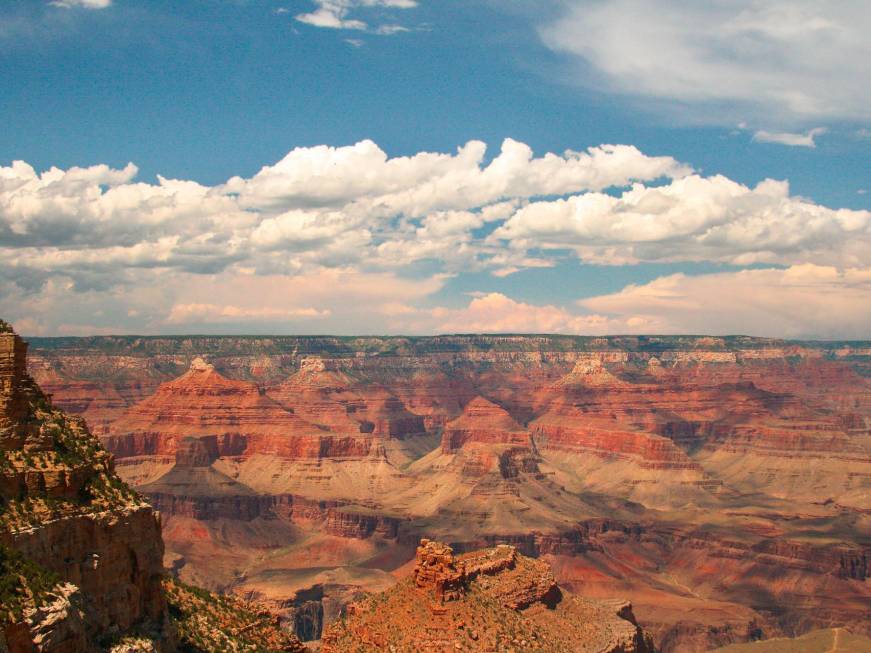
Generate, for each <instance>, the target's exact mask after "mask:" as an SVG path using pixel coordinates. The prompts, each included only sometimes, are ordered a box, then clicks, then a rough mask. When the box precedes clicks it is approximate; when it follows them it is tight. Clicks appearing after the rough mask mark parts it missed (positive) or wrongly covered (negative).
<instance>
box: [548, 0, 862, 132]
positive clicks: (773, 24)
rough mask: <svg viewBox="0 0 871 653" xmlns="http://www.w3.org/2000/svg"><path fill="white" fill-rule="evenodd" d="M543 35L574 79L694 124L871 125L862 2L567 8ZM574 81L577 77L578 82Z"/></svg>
mask: <svg viewBox="0 0 871 653" xmlns="http://www.w3.org/2000/svg"><path fill="white" fill-rule="evenodd" d="M559 6H560V13H559V15H558V17H557V18H556V19H555V20H553V21H552V22H550V23H549V24H547V25H545V26H543V27H542V29H541V36H542V38H543V40H544V42H545V43H546V44H547V45H548V46H549V47H551V48H553V49H554V50H557V51H560V52H564V53H566V54H568V55H569V56H571V57H575V58H577V60H578V61H579V63H581V65H580V66H579V68H578V71H579V72H578V75H579V79H580V80H581V81H582V82H583V83H585V84H598V85H603V86H605V87H607V88H609V89H611V90H614V91H617V92H620V93H625V94H629V95H635V96H641V97H646V98H655V99H657V100H663V101H665V102H666V103H668V104H667V106H669V107H670V108H672V109H678V108H681V109H684V110H685V109H687V108H689V109H690V110H692V108H693V107H695V109H696V110H695V111H694V112H693V113H694V115H695V116H696V117H697V118H699V119H702V120H722V121H725V122H727V123H732V122H733V121H734V119H735V118H736V117H737V118H738V119H745V118H747V117H748V116H754V115H755V116H756V118H757V121H760V120H761V121H764V122H766V123H769V124H770V123H771V122H780V121H804V120H809V119H818V118H821V117H826V118H834V119H848V120H852V119H855V120H868V119H869V118H871V40H869V39H868V38H867V34H868V32H869V30H871V6H869V5H868V3H867V2H864V0H844V1H842V2H817V1H816V0H735V1H733V2H695V3H687V2H675V1H674V0H592V1H588V0H568V1H567V2H563V3H561V4H560V5H559ZM577 78H578V77H576V79H577Z"/></svg>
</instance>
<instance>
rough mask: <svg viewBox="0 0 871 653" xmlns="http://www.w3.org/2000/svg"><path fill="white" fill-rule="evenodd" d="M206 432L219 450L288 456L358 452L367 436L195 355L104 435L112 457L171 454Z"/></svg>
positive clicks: (366, 446)
mask: <svg viewBox="0 0 871 653" xmlns="http://www.w3.org/2000/svg"><path fill="white" fill-rule="evenodd" d="M189 435H212V436H214V437H215V440H216V446H217V454H218V456H221V457H224V456H251V455H254V454H264V455H270V456H276V457H279V458H287V459H319V458H324V457H327V458H347V457H360V456H365V455H367V454H368V453H369V451H370V448H371V442H370V440H369V439H368V438H365V437H362V436H359V435H358V436H357V437H353V436H342V437H335V436H333V435H331V434H330V433H328V432H327V431H325V430H323V429H321V428H318V427H317V426H315V425H313V424H311V423H309V422H307V421H305V420H303V419H302V418H300V417H299V416H298V415H296V414H294V413H293V412H290V411H288V410H286V409H284V408H282V407H281V406H280V405H279V404H278V403H276V402H275V401H274V400H272V399H270V398H269V397H267V396H265V395H264V394H263V393H261V392H260V390H259V389H258V388H257V386H255V385H254V384H252V383H247V382H245V381H234V380H231V379H228V378H226V377H224V376H222V375H221V374H219V373H218V372H216V371H215V369H214V367H213V366H211V365H208V364H206V363H204V362H203V361H202V360H199V359H197V360H195V361H194V363H193V365H192V367H191V369H190V371H188V373H186V374H185V375H183V376H181V377H180V378H178V379H176V380H174V381H170V382H168V383H163V384H161V385H160V387H159V388H158V389H157V392H155V393H154V394H153V395H151V396H150V397H148V398H147V399H145V400H143V401H141V402H139V403H138V404H136V405H135V406H133V407H131V408H130V409H129V410H128V411H127V412H126V413H125V414H124V415H123V416H122V417H121V418H120V419H118V420H117V421H115V422H114V423H113V424H112V427H111V429H110V435H108V436H106V437H105V438H104V442H105V443H106V445H107V447H108V448H109V449H110V450H111V451H113V452H114V453H115V454H116V456H117V457H119V458H122V459H123V458H127V457H133V456H173V455H175V452H176V449H177V447H178V443H179V442H180V440H181V439H182V438H183V437H184V436H189Z"/></svg>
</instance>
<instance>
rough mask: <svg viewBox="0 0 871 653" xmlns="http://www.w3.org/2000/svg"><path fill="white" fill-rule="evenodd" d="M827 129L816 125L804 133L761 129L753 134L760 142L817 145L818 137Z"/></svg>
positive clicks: (795, 145)
mask: <svg viewBox="0 0 871 653" xmlns="http://www.w3.org/2000/svg"><path fill="white" fill-rule="evenodd" d="M826 131H828V130H827V129H826V128H825V127H816V128H814V129H811V130H809V131H807V132H805V133H803V134H794V133H792V132H769V131H765V130H764V129H760V130H759V131H757V132H756V133H755V134H753V140H754V141H758V142H760V143H778V144H780V145H789V146H790V147H816V146H817V143H816V140H815V139H816V137H817V136H820V135H822V134H825V133H826Z"/></svg>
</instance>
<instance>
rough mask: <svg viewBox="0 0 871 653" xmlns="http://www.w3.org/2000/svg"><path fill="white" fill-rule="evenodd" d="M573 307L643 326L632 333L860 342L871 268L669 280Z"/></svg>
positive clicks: (866, 322) (868, 310) (865, 329)
mask: <svg viewBox="0 0 871 653" xmlns="http://www.w3.org/2000/svg"><path fill="white" fill-rule="evenodd" d="M578 304H579V305H580V306H581V307H583V308H584V309H586V310H590V311H595V312H597V313H601V314H603V315H606V316H608V318H609V319H611V320H613V321H615V322H617V323H619V322H620V321H626V322H628V321H629V320H631V319H633V318H638V319H641V320H643V321H644V322H643V324H644V327H643V328H641V329H637V328H633V329H631V331H632V332H635V333H640V332H644V331H647V332H656V333H706V334H714V335H727V334H749V335H757V336H777V337H816V338H867V337H868V333H869V332H871V267H865V268H854V269H847V270H843V271H838V270H837V269H835V268H833V267H828V266H817V265H811V264H806V265H796V266H792V267H790V268H787V269H785V270H781V269H766V270H743V271H740V272H724V273H720V274H706V275H701V276H687V275H684V274H675V275H671V276H668V277H662V278H659V279H656V280H655V281H651V282H650V283H648V284H644V285H640V286H636V285H631V286H628V287H626V288H624V289H623V290H622V291H620V292H618V293H614V294H612V295H604V296H600V297H594V298H591V299H585V300H582V301H580V302H578Z"/></svg>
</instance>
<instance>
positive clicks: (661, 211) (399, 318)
mask: <svg viewBox="0 0 871 653" xmlns="http://www.w3.org/2000/svg"><path fill="white" fill-rule="evenodd" d="M137 175H138V170H137V168H136V166H135V165H134V164H132V163H130V164H128V165H127V166H125V167H123V168H120V169H115V168H111V167H109V166H107V165H102V164H101V165H94V166H89V167H72V168H68V169H60V168H50V169H49V170H46V171H43V172H37V171H36V170H35V169H34V168H33V167H32V166H30V165H29V164H27V163H25V162H21V161H16V162H13V163H12V164H11V165H8V166H0V257H2V261H3V265H2V266H0V282H2V283H0V314H3V315H4V317H7V318H9V319H12V320H13V321H14V322H15V323H16V325H17V326H19V328H21V329H22V331H24V332H25V333H29V334H31V335H36V334H56V333H69V334H76V333H99V332H104V331H107V330H108V331H114V332H133V333H157V332H164V333H167V332H192V331H198V332H273V333H287V332H291V333H300V332H308V333H316V332H322V333H323V332H333V333H434V332H446V331H490V332H495V331H513V332H542V331H547V332H563V333H618V332H619V333H641V332H686V331H693V332H709V333H723V332H744V333H754V334H768V335H795V336H811V335H817V336H820V335H825V336H832V337H834V336H841V337H846V336H850V337H859V336H860V335H863V334H865V335H867V333H868V332H869V331H871V315H869V310H868V309H867V308H865V307H867V306H871V286H869V274H871V273H869V271H871V212H868V211H855V210H848V209H833V208H829V207H825V206H822V205H819V204H816V203H814V202H812V201H810V200H808V199H806V198H802V197H797V196H794V195H792V194H791V193H790V190H789V186H788V184H787V183H786V182H782V181H774V180H764V181H762V182H760V183H758V184H756V185H755V186H753V187H748V186H745V185H742V184H739V183H737V182H735V181H732V180H730V179H728V178H726V177H723V176H718V175H717V176H711V177H704V176H701V175H699V174H697V173H695V172H694V171H693V170H692V169H691V168H690V167H689V166H687V165H685V164H682V163H680V162H679V161H677V160H675V159H674V158H672V157H667V156H648V155H645V154H644V153H642V152H641V151H639V150H638V149H637V148H635V147H633V146H630V145H600V146H597V147H591V148H588V149H586V150H583V151H574V150H568V151H566V152H563V153H561V154H554V153H546V154H544V155H540V156H536V155H535V154H534V153H533V152H532V150H531V149H530V148H529V147H528V146H527V145H525V144H523V143H520V142H517V141H514V140H511V139H506V140H505V141H504V142H503V143H502V145H501V147H500V148H499V151H498V152H495V153H494V154H493V155H492V156H488V153H487V148H486V146H485V145H484V143H481V142H479V141H471V142H469V143H467V144H465V145H463V146H462V147H460V148H458V149H457V150H456V151H455V152H453V153H440V152H420V153H417V154H415V155H413V156H407V157H389V156H388V155H387V154H386V153H385V152H384V151H383V150H382V149H381V148H379V147H378V146H377V145H376V144H375V143H373V142H372V141H362V142H360V143H357V144H355V145H351V146H346V147H331V146H326V145H324V146H316V147H308V148H297V149H294V150H292V151H290V152H289V153H288V154H287V155H286V156H285V157H284V158H283V159H281V160H280V161H278V162H276V163H274V164H271V165H266V166H264V167H263V168H261V169H260V170H259V171H258V172H257V173H256V174H254V175H252V176H250V177H233V178H231V179H228V180H227V181H226V182H225V183H223V184H218V185H215V186H207V185H203V184H200V183H198V182H196V181H192V180H184V179H167V178H163V177H158V178H157V180H156V181H155V182H154V183H147V182H145V181H141V180H138V179H137ZM578 261H580V262H584V263H587V264H597V265H607V266H632V265H636V264H639V263H663V262H708V263H723V264H729V265H732V266H750V265H753V266H755V267H756V268H760V267H761V268H763V269H747V270H740V271H737V272H735V271H730V272H723V273H719V274H706V275H701V276H687V275H676V276H675V275H673V276H668V277H663V278H660V279H656V280H654V281H652V282H650V283H647V284H644V285H630V286H628V287H626V288H625V289H624V290H623V291H621V292H619V293H616V294H610V295H604V296H601V297H587V298H579V301H578V302H574V303H572V302H569V303H568V304H566V303H564V302H563V303H560V302H558V301H554V300H553V299H552V298H550V297H548V295H547V293H548V289H544V291H543V292H544V294H543V296H542V297H541V298H540V300H536V301H534V302H533V301H529V300H526V301H521V300H519V299H517V298H515V297H512V296H511V294H512V293H511V292H510V291H509V292H493V291H492V290H488V289H487V288H486V287H484V286H486V283H484V285H483V286H482V287H481V289H480V290H481V292H477V293H474V294H473V295H471V296H470V297H466V298H462V296H459V297H457V296H455V297H454V298H453V299H451V298H449V297H447V296H446V295H445V294H444V293H445V292H446V288H447V284H448V282H449V281H450V280H451V279H453V278H454V277H457V276H462V275H467V274H469V273H479V274H480V273H486V274H489V275H492V276H491V278H494V279H495V278H500V277H501V278H506V277H507V279H508V281H509V282H510V280H511V279H512V275H516V274H523V271H524V270H528V269H532V268H540V267H551V266H557V265H567V264H568V265H573V264H576V263H577V262H578ZM484 278H486V277H484ZM503 287H504V286H503ZM507 287H510V283H509V286H507ZM714 301H715V302H716V303H715V304H714V303H712V302H714Z"/></svg>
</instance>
